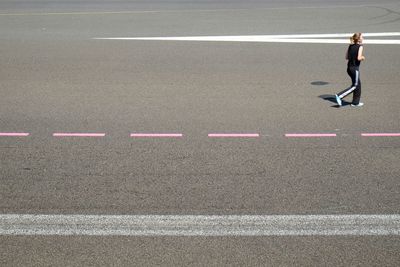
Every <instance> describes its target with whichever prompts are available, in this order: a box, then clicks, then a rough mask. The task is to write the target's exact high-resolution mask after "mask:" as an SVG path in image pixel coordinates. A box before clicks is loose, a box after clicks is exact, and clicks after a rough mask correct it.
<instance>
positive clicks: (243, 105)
mask: <svg viewBox="0 0 400 267" xmlns="http://www.w3.org/2000/svg"><path fill="white" fill-rule="evenodd" d="M327 2H328V1H322V0H315V1H246V2H244V1H134V2H128V1H107V2H106V3H103V1H61V0H60V1H53V2H49V1H1V2H0V44H1V47H0V66H1V70H0V80H1V83H0V96H1V98H0V132H29V133H30V136H29V137H24V138H22V137H21V138H16V137H0V179H1V183H0V212H1V213H3V214H5V213H29V214H201V215H203V214H204V215H211V214H255V215H257V214H399V213H400V209H399V206H400V205H399V204H400V182H399V177H400V169H399V166H400V139H399V137H391V138H389V137H381V138H367V137H361V136H360V134H361V133H374V132H400V120H399V115H398V114H400V105H399V99H400V91H399V90H398V89H399V84H400V77H399V75H398V73H399V71H398V70H399V69H400V60H399V59H400V58H399V57H400V52H399V46H398V45H368V46H366V47H365V54H366V57H367V60H366V61H365V62H363V64H362V69H361V79H362V84H363V88H362V90H363V91H362V101H363V102H364V103H365V106H364V107H362V108H358V109H356V108H351V107H350V106H349V105H346V106H344V107H341V108H338V107H337V106H336V105H335V103H333V102H332V100H331V98H330V97H331V96H332V94H334V93H337V92H339V91H341V90H342V89H344V88H346V87H347V86H349V82H350V81H349V78H348V76H347V74H346V62H345V60H344V53H345V49H346V45H340V44H279V43H275V44H272V43H211V42H210V43H208V42H205V43H204V42H201V43H197V42H157V41H116V40H115V41H112V40H94V39H92V38H94V37H142V36H143V37H146V36H149V37H151V36H192V35H196V36H199V35H254V34H260V35H262V34H298V33H345V32H358V31H360V32H392V31H398V29H400V27H399V26H400V4H399V1H386V0H385V1H372V0H365V1H362V0H360V1H351V2H349V1H329V2H328V3H327ZM121 11H123V12H125V13H121ZM147 11H151V12H147ZM56 13H58V14H56ZM321 82H323V83H321ZM347 100H351V97H350V98H349V99H347ZM55 132H101V133H106V137H104V138H97V139H78V138H56V137H53V136H52V134H53V133H55ZM132 132H176V133H183V134H184V137H183V138H180V139H173V140H171V139H163V140H159V139H140V140H139V139H132V138H130V137H129V134H130V133H132ZM218 132H246V133H260V135H261V136H260V137H259V138H255V139H211V138H208V137H207V134H208V133H218ZM316 132H318V133H336V134H337V137H335V138H319V139H314V138H313V139H288V138H286V137H284V134H286V133H316ZM399 241H400V238H399V237H395V236H388V237H362V238H361V237H329V238H328V237H325V238H324V237H290V238H289V237H251V238H250V237H249V238H242V237H241V238H239V237H238V238H228V237H226V238H223V237H220V238H210V237H207V238H205V237H204V238H188V237H180V238H179V237H162V238H161V237H157V238H148V237H146V238H145V237H143V238H139V237H111V238H110V237H107V238H106V237H84V236H77V237H38V236H35V237H26V236H25V237H22V236H19V237H18V236H1V237H0V248H1V249H0V251H1V252H0V253H1V257H0V258H1V261H0V263H1V265H4V266H15V265H75V266H81V265H113V264H115V265H181V266H184V265H185V266H186V265H214V266H217V265H241V266H243V265H252V266H257V265H282V266H287V265H328V266H349V265H358V266H398V265H399V262H400V258H399V255H400V242H399Z"/></svg>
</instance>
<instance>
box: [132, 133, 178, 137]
mask: <svg viewBox="0 0 400 267" xmlns="http://www.w3.org/2000/svg"><path fill="white" fill-rule="evenodd" d="M131 137H153V138H154V137H164V138H165V137H183V134H181V133H131Z"/></svg>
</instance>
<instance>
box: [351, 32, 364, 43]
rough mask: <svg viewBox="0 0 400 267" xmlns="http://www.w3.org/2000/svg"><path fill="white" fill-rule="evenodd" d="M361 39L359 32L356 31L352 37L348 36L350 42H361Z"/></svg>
mask: <svg viewBox="0 0 400 267" xmlns="http://www.w3.org/2000/svg"><path fill="white" fill-rule="evenodd" d="M363 40H364V39H363V36H362V33H361V32H356V33H355V34H353V36H352V37H350V42H351V43H352V44H361V43H362V42H363Z"/></svg>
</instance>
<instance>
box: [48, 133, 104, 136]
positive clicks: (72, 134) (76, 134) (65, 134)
mask: <svg viewBox="0 0 400 267" xmlns="http://www.w3.org/2000/svg"><path fill="white" fill-rule="evenodd" d="M105 135H106V134H105V133H53V136H54V137H104V136H105Z"/></svg>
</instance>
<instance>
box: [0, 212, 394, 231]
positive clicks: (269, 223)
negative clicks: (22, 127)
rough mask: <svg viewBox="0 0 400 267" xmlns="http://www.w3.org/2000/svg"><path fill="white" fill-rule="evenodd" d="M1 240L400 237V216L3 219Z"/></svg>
mask: <svg viewBox="0 0 400 267" xmlns="http://www.w3.org/2000/svg"><path fill="white" fill-rule="evenodd" d="M0 235H56V236H66V235H92V236H110V235H117V236H334V235H356V236H368V235H377V236H382V235H400V215H399V214H382V215H219V216H217V215H211V216H207V215H34V214H1V215H0Z"/></svg>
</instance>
